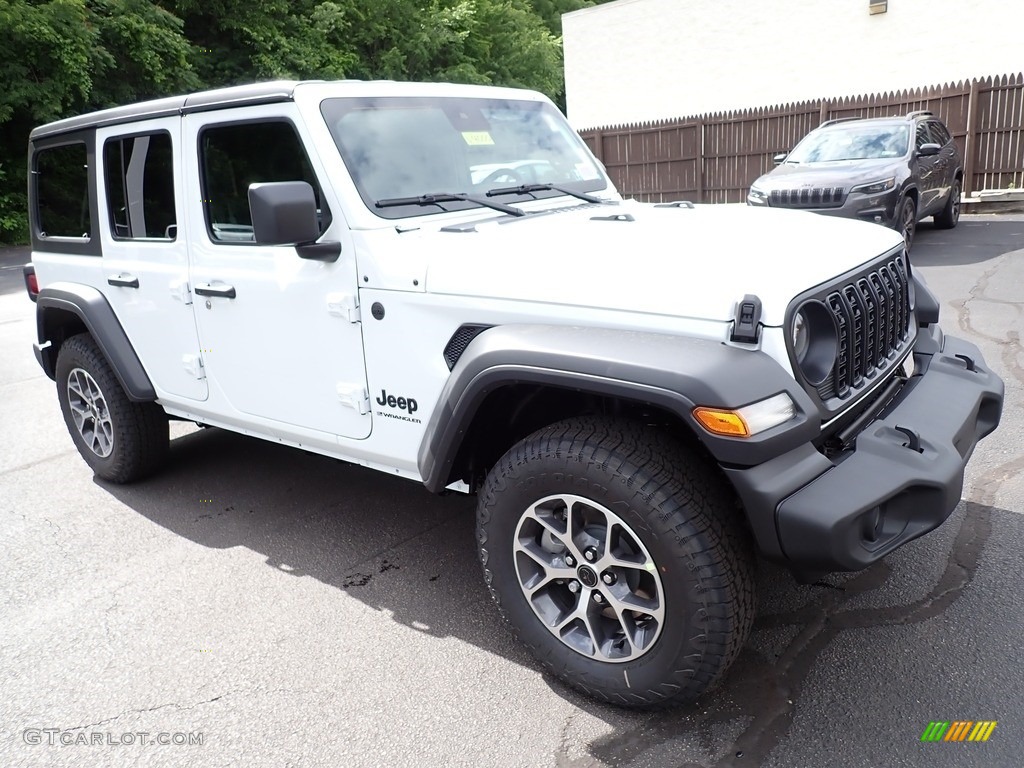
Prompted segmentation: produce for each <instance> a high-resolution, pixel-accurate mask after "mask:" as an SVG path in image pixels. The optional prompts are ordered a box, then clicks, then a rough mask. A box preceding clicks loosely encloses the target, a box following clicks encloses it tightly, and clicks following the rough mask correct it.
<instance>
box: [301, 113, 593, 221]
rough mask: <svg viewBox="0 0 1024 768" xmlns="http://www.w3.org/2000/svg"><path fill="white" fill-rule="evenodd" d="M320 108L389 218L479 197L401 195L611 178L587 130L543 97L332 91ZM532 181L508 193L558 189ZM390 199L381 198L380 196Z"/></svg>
mask: <svg viewBox="0 0 1024 768" xmlns="http://www.w3.org/2000/svg"><path fill="white" fill-rule="evenodd" d="M321 113H322V114H323V116H324V119H325V120H326V121H327V126H328V128H329V129H330V131H331V135H332V136H333V137H334V141H335V143H336V144H337V145H338V150H339V151H340V152H341V157H342V159H343V160H344V161H345V165H346V167H347V168H348V170H349V173H351V174H352V179H353V180H354V181H355V184H356V187H357V188H358V190H359V194H360V195H361V196H362V198H363V201H364V202H365V203H366V205H367V207H369V208H370V210H372V211H373V212H374V213H376V214H377V215H378V216H381V217H383V218H404V217H407V216H423V215H426V214H430V213H437V212H438V211H441V210H445V211H456V210H464V209H467V208H478V207H480V203H479V202H475V201H473V200H444V201H441V202H437V203H433V204H430V205H427V206H424V205H416V204H412V203H410V204H409V205H395V204H394V202H395V201H396V199H398V200H399V201H400V200H401V199H402V198H413V197H420V196H423V195H439V194H440V193H446V194H448V195H466V196H470V197H478V198H479V197H481V196H485V195H486V193H487V191H488V190H491V189H504V188H508V187H517V186H520V185H529V184H551V185H555V186H559V187H564V188H565V189H568V190H573V191H576V192H592V191H595V190H601V189H606V188H607V181H606V179H605V176H604V174H603V172H602V171H601V169H600V168H599V167H598V165H597V163H596V162H595V161H594V159H593V158H592V156H591V155H590V152H589V151H588V150H587V148H586V145H585V144H584V143H583V140H582V139H580V137H579V136H577V135H576V133H575V132H574V131H573V130H572V128H570V127H569V125H568V123H566V121H565V118H563V117H562V115H561V113H559V112H558V110H556V109H555V108H554V107H552V106H551V105H549V104H546V103H544V102H535V101H513V100H506V99H474V98H399V97H384V98H356V99H345V98H341V99H327V100H325V101H324V102H323V104H322V105H321ZM559 194H561V192H560V191H558V190H553V189H546V190H534V191H531V192H524V193H523V194H519V195H509V196H507V197H502V198H501V201H502V202H503V203H511V202H515V201H517V200H530V199H533V198H535V197H552V196H555V195H559ZM381 200H383V201H388V203H389V204H388V205H387V206H378V205H377V203H378V201H381Z"/></svg>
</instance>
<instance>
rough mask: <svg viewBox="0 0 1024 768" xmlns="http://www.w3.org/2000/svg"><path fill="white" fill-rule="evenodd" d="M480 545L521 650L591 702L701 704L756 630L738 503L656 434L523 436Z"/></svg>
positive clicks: (593, 431)
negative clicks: (592, 698)
mask: <svg viewBox="0 0 1024 768" xmlns="http://www.w3.org/2000/svg"><path fill="white" fill-rule="evenodd" d="M477 536H478V541H479V552H480V559H481V562H482V563H483V568H484V577H485V579H486V581H487V584H488V587H489V588H490V591H491V595H492V596H493V598H494V600H495V602H496V603H497V604H498V607H499V609H500V611H501V613H502V615H503V616H504V617H505V618H506V619H507V620H508V621H509V623H510V624H511V625H512V628H513V630H514V631H515V633H516V634H517V636H518V637H519V639H520V640H521V641H523V642H524V643H525V644H526V645H527V646H528V647H529V649H530V650H531V652H532V653H533V655H534V656H535V657H536V658H537V659H538V660H539V661H540V662H541V663H542V664H543V665H544V666H545V667H546V668H547V669H548V670H549V671H551V672H552V673H554V674H555V675H557V676H558V677H560V678H561V679H562V680H564V681H565V682H566V683H568V684H570V685H572V686H574V687H576V688H578V689H580V690H582V691H583V692H585V693H587V694H589V695H591V696H597V697H599V698H601V699H604V700H606V701H609V702H612V703H615V704H621V705H627V706H633V707H639V708H644V709H656V708H661V707H665V706H669V705H674V704H679V703H682V702H685V701H690V700H693V699H695V698H696V697H697V696H699V695H700V694H701V693H703V692H704V691H706V690H707V689H708V688H710V687H711V686H712V685H713V684H715V683H716V682H717V681H718V679H719V678H720V677H721V676H722V674H723V673H724V672H725V670H726V669H727V668H728V667H729V665H730V664H731V663H732V662H733V660H734V659H735V658H736V656H737V654H738V653H739V651H740V649H741V648H742V646H743V643H744V642H745V641H746V639H747V636H748V635H749V633H750V627H751V624H752V622H753V618H754V585H753V563H754V559H753V552H752V547H751V544H750V540H749V537H748V535H747V533H746V531H745V530H744V528H743V526H742V523H741V521H740V518H739V515H738V507H737V505H736V503H735V500H734V498H733V497H732V496H731V494H730V493H728V492H727V491H726V490H725V488H724V483H723V481H722V479H721V477H720V476H718V474H717V471H716V470H715V468H714V467H712V466H710V465H709V464H707V463H706V462H705V461H704V460H703V459H701V458H700V457H698V456H696V455H689V454H688V453H687V452H685V451H684V450H683V449H682V448H681V447H680V446H678V445H676V444H674V443H672V442H670V441H669V440H667V439H666V438H665V437H663V436H661V435H660V434H658V433H656V432H654V431H653V430H652V429H649V428H645V427H643V426H640V425H637V424H633V423H630V422H617V421H616V422H613V421H603V420H599V419H574V420H571V421H565V422H561V423H559V424H555V425H553V426H551V427H548V428H546V429H543V430H541V431H539V432H537V433H535V434H533V435H531V436H530V437H527V438H526V439H525V440H523V441H522V442H520V443H518V444H517V445H515V446H514V447H513V448H512V449H511V450H510V451H509V452H508V453H506V454H505V456H503V457H502V458H501V459H500V460H499V461H498V462H497V464H496V465H495V466H494V468H493V469H492V470H491V472H490V474H489V475H488V477H487V481H486V483H485V485H484V488H483V490H482V492H481V495H480V501H479V506H478V511H477Z"/></svg>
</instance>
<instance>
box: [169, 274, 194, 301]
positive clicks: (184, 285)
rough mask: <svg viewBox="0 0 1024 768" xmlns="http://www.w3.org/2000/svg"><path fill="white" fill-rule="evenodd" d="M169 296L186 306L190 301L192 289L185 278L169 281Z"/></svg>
mask: <svg viewBox="0 0 1024 768" xmlns="http://www.w3.org/2000/svg"><path fill="white" fill-rule="evenodd" d="M171 297H172V298H174V299H176V300H177V301H180V302H181V303H182V304H185V305H186V306H187V305H189V304H191V303H192V289H191V288H190V287H189V284H188V281H187V280H178V281H177V282H174V283H171Z"/></svg>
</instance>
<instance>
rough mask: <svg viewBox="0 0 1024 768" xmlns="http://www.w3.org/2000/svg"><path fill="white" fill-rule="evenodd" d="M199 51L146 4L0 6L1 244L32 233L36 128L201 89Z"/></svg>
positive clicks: (129, 0)
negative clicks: (194, 55) (31, 161)
mask: <svg viewBox="0 0 1024 768" xmlns="http://www.w3.org/2000/svg"><path fill="white" fill-rule="evenodd" d="M190 51H191V46H190V45H189V43H188V41H187V40H186V39H185V38H184V36H183V35H182V34H181V21H180V20H179V19H178V18H176V17H175V16H173V15H172V14H170V13H167V12H166V11H165V10H163V9H161V8H160V7H159V6H157V5H155V4H153V3H150V2H147V1H146V0H92V1H90V2H87V1H86V0H51V2H30V1H29V0H0V79H2V82H3V83H4V87H3V88H2V89H0V167H2V168H3V171H4V178H2V179H0V183H2V184H3V186H2V187H0V240H3V241H10V240H18V241H23V240H24V239H25V238H26V237H27V234H28V232H27V222H26V215H25V210H26V194H25V191H26V186H27V184H26V179H27V176H26V167H25V160H24V158H25V148H26V145H27V143H28V134H29V131H30V130H31V129H32V127H33V126H35V125H39V124H40V123H45V122H49V121H51V120H55V119H57V118H60V117H67V116H69V115H73V114H77V113H80V112H83V111H88V110H92V109H98V108H101V107H107V106H112V105H114V104H121V103H125V102H130V101H135V100H139V99H144V98H149V97H152V96H158V95H166V94H168V93H172V92H175V91H187V90H191V89H194V88H196V87H198V85H199V83H200V81H199V79H198V77H196V75H195V72H194V71H193V69H192V67H191V66H190V64H189V57H190Z"/></svg>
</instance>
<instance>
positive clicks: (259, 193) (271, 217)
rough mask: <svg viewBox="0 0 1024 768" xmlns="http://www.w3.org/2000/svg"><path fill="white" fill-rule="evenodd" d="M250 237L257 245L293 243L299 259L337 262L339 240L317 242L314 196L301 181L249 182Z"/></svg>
mask: <svg viewBox="0 0 1024 768" xmlns="http://www.w3.org/2000/svg"><path fill="white" fill-rule="evenodd" d="M249 214H250V215H251V216H252V232H253V237H254V239H255V240H256V242H257V243H259V244H260V245H294V246H295V252H296V253H297V254H298V255H299V257H300V258H303V259H312V260H314V261H337V260H338V256H339V255H341V243H336V242H332V243H328V242H324V243H317V242H316V239H317V238H318V237H320V225H319V223H318V222H317V210H316V195H315V194H313V187H311V186H310V185H309V184H308V183H307V182H305V181H273V182H262V183H256V184H250V185H249Z"/></svg>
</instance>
